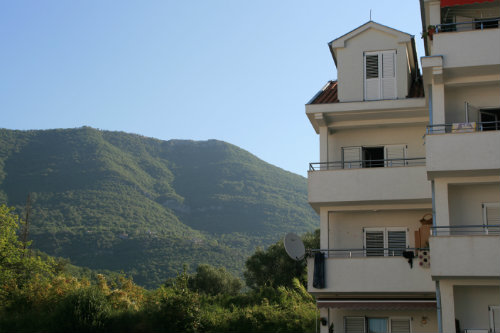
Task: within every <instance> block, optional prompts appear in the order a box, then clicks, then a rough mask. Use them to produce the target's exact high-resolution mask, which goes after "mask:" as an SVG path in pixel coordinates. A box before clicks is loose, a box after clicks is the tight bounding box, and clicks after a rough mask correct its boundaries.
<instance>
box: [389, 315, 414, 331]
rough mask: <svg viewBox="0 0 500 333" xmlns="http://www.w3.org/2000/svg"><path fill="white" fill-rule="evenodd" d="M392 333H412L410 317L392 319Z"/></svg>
mask: <svg viewBox="0 0 500 333" xmlns="http://www.w3.org/2000/svg"><path fill="white" fill-rule="evenodd" d="M391 333H410V319H406V318H405V319H391Z"/></svg>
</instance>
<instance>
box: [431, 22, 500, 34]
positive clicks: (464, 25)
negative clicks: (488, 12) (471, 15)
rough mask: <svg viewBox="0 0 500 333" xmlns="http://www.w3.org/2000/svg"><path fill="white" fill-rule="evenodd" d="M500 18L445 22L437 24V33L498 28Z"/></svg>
mask: <svg viewBox="0 0 500 333" xmlns="http://www.w3.org/2000/svg"><path fill="white" fill-rule="evenodd" d="M499 20H500V19H499V18H493V19H479V20H474V21H470V22H458V23H444V24H438V25H436V33H440V32H452V31H471V30H484V29H493V28H498V22H499Z"/></svg>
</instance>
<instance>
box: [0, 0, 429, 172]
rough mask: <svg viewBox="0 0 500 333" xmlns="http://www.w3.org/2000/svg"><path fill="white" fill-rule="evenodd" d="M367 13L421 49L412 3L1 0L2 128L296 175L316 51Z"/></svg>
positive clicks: (327, 67) (319, 71) (325, 59)
mask: <svg viewBox="0 0 500 333" xmlns="http://www.w3.org/2000/svg"><path fill="white" fill-rule="evenodd" d="M370 11H371V15H372V16H371V17H372V20H373V21H375V22H378V23H381V24H384V25H388V26H390V27H393V28H395V29H398V30H401V31H404V32H407V33H409V34H412V35H415V42H416V44H417V53H418V56H419V57H421V56H423V55H424V54H423V42H422V39H421V38H420V33H421V30H422V28H421V21H420V9H419V1H418V0H378V1H374V0H356V1H354V0H351V1H340V0H329V1H326V0H309V1H304V0H177V1H173V0H162V1H154V0H143V1H132V0H130V1H129V0H120V1H118V0H106V1H102V0H99V1H98V0H80V1H79V0H72V1H64V0H58V1H54V0H29V1H28V0H16V1H1V2H0V128H8V129H20V130H27V129H51V128H76V127H81V126H91V127H94V128H98V129H102V130H112V131H124V132H129V133H136V134H141V135H144V136H148V137H154V138H158V139H161V140H170V139H186V140H208V139H217V140H223V141H226V142H229V143H232V144H234V145H237V146H239V147H241V148H243V149H245V150H247V151H249V152H250V153H252V154H254V155H256V156H257V157H259V158H261V159H263V160H264V161H266V162H268V163H271V164H274V165H276V166H278V167H280V168H283V169H285V170H287V171H291V172H294V173H297V174H300V175H302V176H306V174H307V169H308V163H310V162H318V160H319V141H318V135H317V134H316V133H315V131H314V129H313V128H312V126H311V124H310V123H309V121H308V119H307V117H306V115H305V104H306V103H307V102H308V101H309V100H310V99H311V98H312V97H313V96H314V95H315V94H316V93H317V92H318V91H319V90H320V89H321V88H322V87H323V86H324V85H325V84H326V82H327V81H328V80H332V79H336V78H337V73H336V68H335V64H334V62H333V59H332V56H331V54H330V52H329V50H328V46H327V43H328V42H330V41H332V40H333V39H336V38H337V37H340V36H341V35H343V34H345V33H347V32H349V31H351V30H353V29H355V28H357V27H358V26H360V25H362V24H364V23H366V22H367V21H369V20H370Z"/></svg>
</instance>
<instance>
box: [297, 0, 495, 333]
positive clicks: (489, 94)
mask: <svg viewBox="0 0 500 333" xmlns="http://www.w3.org/2000/svg"><path fill="white" fill-rule="evenodd" d="M421 14H422V26H423V27H425V28H424V31H425V34H424V37H425V46H426V56H425V57H423V58H422V74H423V75H421V74H420V70H419V66H418V58H417V55H416V50H415V40H414V37H413V36H411V35H409V34H406V33H404V32H401V31H398V30H395V29H393V28H389V27H387V26H384V25H381V24H378V23H375V22H372V21H370V22H368V23H366V24H364V25H362V26H360V27H358V28H357V29H355V30H353V31H351V32H349V33H347V34H345V35H343V36H341V37H339V38H337V39H335V40H333V41H332V42H331V43H329V47H330V52H331V53H332V56H333V59H334V61H335V64H336V66H337V72H338V79H337V81H331V82H328V83H327V85H325V86H324V88H323V89H322V90H321V91H320V92H319V93H318V94H317V95H316V96H314V97H313V98H312V99H311V101H310V102H309V103H308V104H307V105H306V114H307V116H308V118H309V120H310V122H311V124H312V126H313V128H314V130H315V131H316V133H317V134H318V135H319V142H320V144H319V150H320V162H318V163H311V165H310V169H309V174H308V183H309V202H310V204H311V206H312V207H313V208H314V209H315V210H316V212H317V213H318V214H319V215H320V221H321V222H320V231H321V236H320V237H321V239H320V243H321V249H318V250H316V251H313V253H314V254H315V255H316V258H309V259H308V274H309V279H308V290H309V292H311V293H312V294H313V295H314V296H315V297H316V300H317V305H318V307H319V309H320V314H321V318H322V325H321V331H322V332H346V333H351V332H356V333H357V332H370V333H371V332H374V333H384V332H388V333H389V332H392V333H396V332H414V333H416V332H445V333H454V332H457V331H458V332H500V318H498V317H499V316H500V312H497V311H498V305H499V304H500V288H499V286H500V236H499V224H500V208H499V202H500V122H499V121H500V29H499V27H498V19H499V17H500V1H498V0H493V1H491V0H490V1H488V0H483V1H481V0H475V1H474V0H441V1H439V0H422V1H421ZM319 253H321V254H322V255H319ZM321 268H322V269H321ZM315 269H316V271H315Z"/></svg>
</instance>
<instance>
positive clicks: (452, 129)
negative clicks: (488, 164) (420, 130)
mask: <svg viewBox="0 0 500 333" xmlns="http://www.w3.org/2000/svg"><path fill="white" fill-rule="evenodd" d="M499 130H500V121H484V122H469V123H453V124H437V125H427V129H426V134H443V133H470V132H484V131H499Z"/></svg>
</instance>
